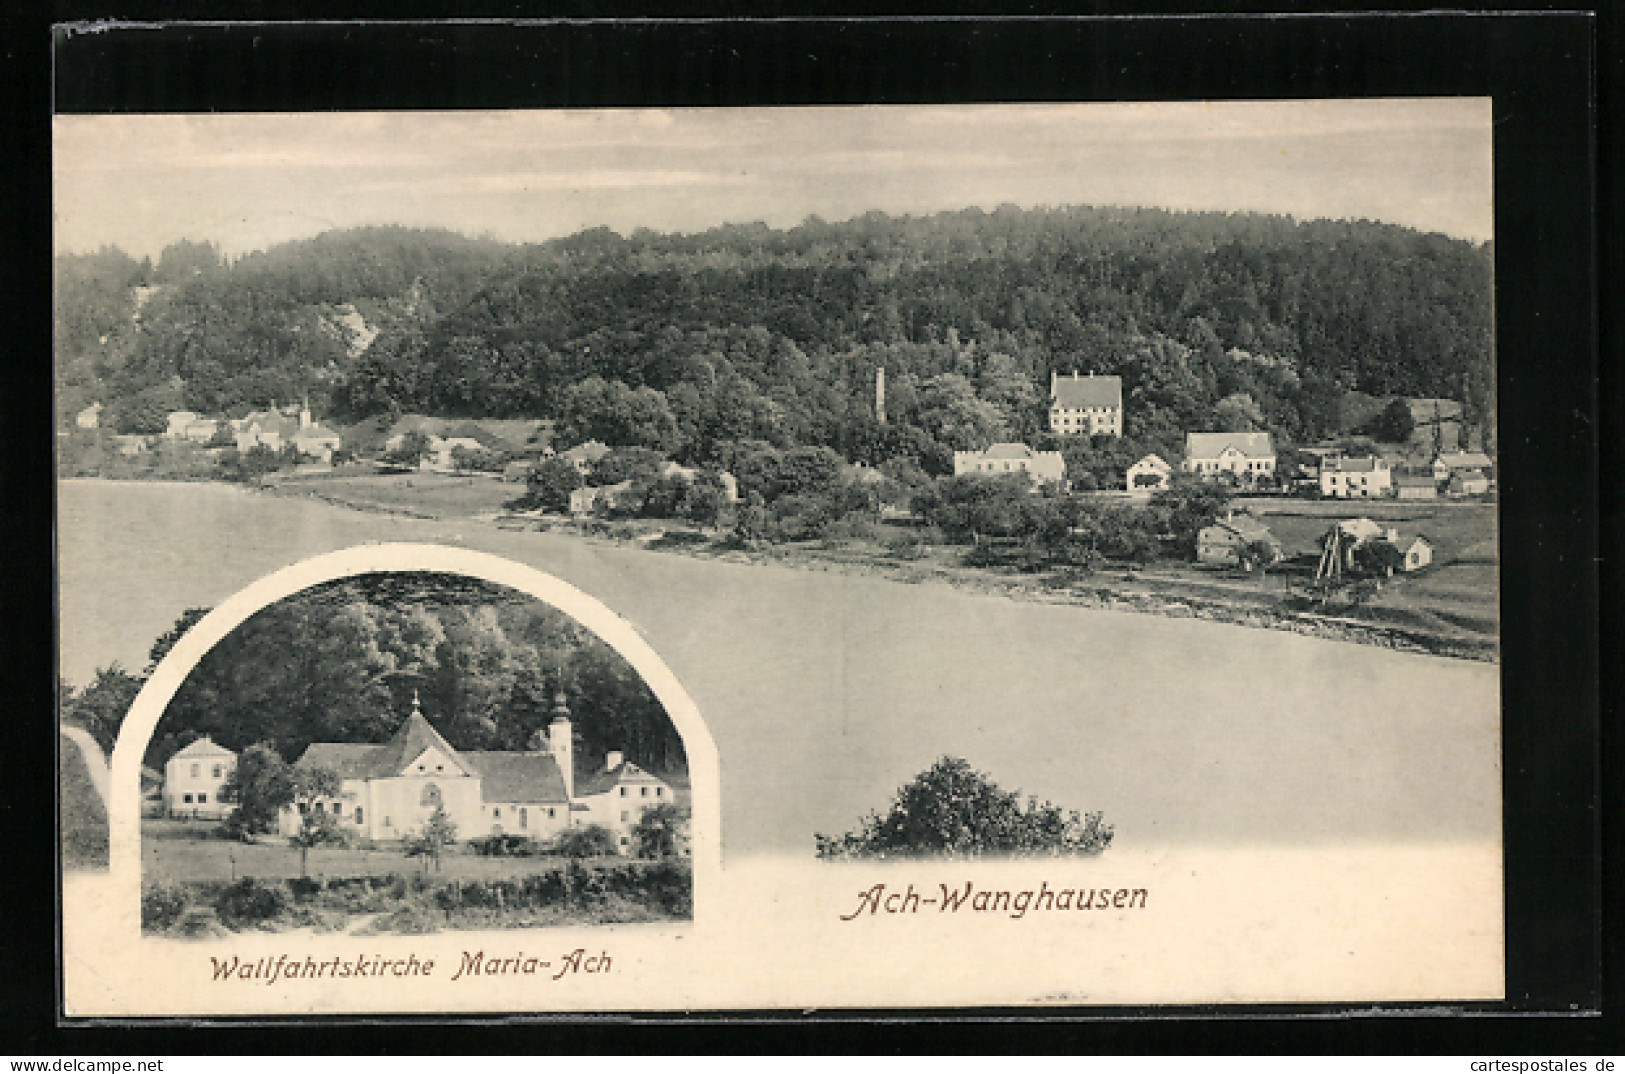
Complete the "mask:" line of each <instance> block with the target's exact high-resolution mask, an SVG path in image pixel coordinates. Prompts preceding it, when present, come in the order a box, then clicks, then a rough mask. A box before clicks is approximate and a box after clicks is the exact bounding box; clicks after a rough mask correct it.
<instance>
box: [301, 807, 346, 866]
mask: <svg viewBox="0 0 1625 1074" xmlns="http://www.w3.org/2000/svg"><path fill="white" fill-rule="evenodd" d="M288 841H289V842H290V843H292V844H293V845H294V846H296V847H298V848H299V875H300V876H309V875H310V868H309V863H310V848H311V847H319V846H327V845H329V844H333V843H343V842H344V834H343V833H342V832H340V831H339V826H338V823H337V822H336V821H335V820H334V819H333V814H331V813H329V812H328V811H327V810H325V809H316V808H311V809H307V810H305V815H304V817H303V818H302V819H301V820H300V822H299V830H298V831H297V832H295V833H293V835H292V836H291V837H290V838H289V840H288Z"/></svg>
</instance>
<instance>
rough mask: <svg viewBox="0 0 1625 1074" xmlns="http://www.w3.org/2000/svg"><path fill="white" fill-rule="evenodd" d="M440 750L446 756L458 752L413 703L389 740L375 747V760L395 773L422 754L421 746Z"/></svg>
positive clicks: (391, 772) (378, 764)
mask: <svg viewBox="0 0 1625 1074" xmlns="http://www.w3.org/2000/svg"><path fill="white" fill-rule="evenodd" d="M429 749H434V750H439V751H440V752H441V753H444V754H445V755H446V756H447V757H450V758H453V759H456V758H457V757H458V756H459V754H458V752H457V751H456V750H454V749H452V748H451V743H449V742H447V741H446V740H445V739H444V738H441V737H440V732H439V731H436V730H435V729H434V725H433V724H431V723H430V722H429V721H428V720H427V719H426V718H425V717H424V715H423V713H422V712H420V711H418V708H417V706H416V705H415V704H414V705H413V706H412V715H410V716H408V717H407V718H406V720H405V722H404V723H402V724H401V726H400V727H399V728H398V729H396V731H395V734H394V735H392V736H391V737H390V740H389V741H388V742H386V743H384V744H383V745H382V746H380V747H378V755H377V757H376V758H375V760H374V762H373V763H374V764H376V765H377V766H379V767H380V768H382V769H385V770H387V772H388V774H389V775H392V776H393V775H398V774H399V773H400V771H401V770H402V769H404V768H405V767H406V766H407V765H408V764H410V763H411V762H412V761H414V760H416V759H417V758H418V757H419V756H421V755H422V754H423V751H424V750H429Z"/></svg>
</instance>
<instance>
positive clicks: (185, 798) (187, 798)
mask: <svg viewBox="0 0 1625 1074" xmlns="http://www.w3.org/2000/svg"><path fill="white" fill-rule="evenodd" d="M181 801H183V802H185V803H186V804H187V805H191V804H192V796H191V795H190V794H183V795H181Z"/></svg>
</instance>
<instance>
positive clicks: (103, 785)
mask: <svg viewBox="0 0 1625 1074" xmlns="http://www.w3.org/2000/svg"><path fill="white" fill-rule="evenodd" d="M60 730H61V732H62V734H63V735H64V736H65V737H67V738H69V739H71V740H72V741H73V743H74V745H76V746H78V747H79V755H80V756H81V757H83V758H84V759H85V769H86V771H88V772H89V773H90V783H91V786H93V787H95V788H96V794H97V796H98V797H99V798H101V800H102V808H103V809H106V808H107V757H106V755H105V754H103V753H102V748H101V746H100V745H99V744H98V743H97V742H96V740H95V739H94V738H92V737H91V735H90V732H89V731H86V730H85V729H84V728H81V727H70V726H68V725H67V724H62V725H60Z"/></svg>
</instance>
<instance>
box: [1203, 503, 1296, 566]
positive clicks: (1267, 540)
mask: <svg viewBox="0 0 1625 1074" xmlns="http://www.w3.org/2000/svg"><path fill="white" fill-rule="evenodd" d="M1254 544H1262V545H1266V546H1268V548H1269V550H1270V551H1269V559H1268V563H1266V564H1265V565H1266V566H1268V564H1269V563H1275V562H1276V561H1278V560H1279V559H1280V558H1281V542H1280V541H1278V540H1276V539H1275V535H1274V534H1273V533H1271V532H1270V528H1269V527H1268V526H1266V525H1264V524H1263V523H1262V522H1260V521H1258V519H1256V518H1253V517H1252V516H1251V515H1234V514H1233V515H1230V516H1228V517H1226V518H1221V519H1219V520H1218V521H1216V522H1214V523H1213V525H1211V526H1207V527H1205V528H1203V529H1202V530H1201V531H1199V532H1198V533H1197V535H1196V561H1197V562H1198V563H1206V564H1209V565H1210V566H1230V567H1237V566H1244V565H1247V566H1249V567H1250V564H1247V563H1245V561H1246V560H1247V559H1248V554H1247V550H1248V546H1250V545H1254Z"/></svg>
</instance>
